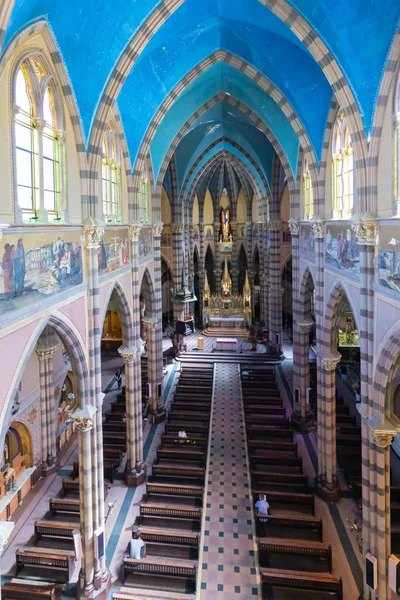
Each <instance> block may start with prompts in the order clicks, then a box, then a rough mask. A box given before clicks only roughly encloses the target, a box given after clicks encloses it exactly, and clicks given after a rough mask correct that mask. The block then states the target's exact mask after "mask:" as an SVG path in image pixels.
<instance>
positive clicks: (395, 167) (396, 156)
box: [393, 73, 400, 215]
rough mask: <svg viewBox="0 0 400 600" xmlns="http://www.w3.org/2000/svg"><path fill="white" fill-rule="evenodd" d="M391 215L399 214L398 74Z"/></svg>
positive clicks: (399, 79)
mask: <svg viewBox="0 0 400 600" xmlns="http://www.w3.org/2000/svg"><path fill="white" fill-rule="evenodd" d="M393 202H394V207H393V213H394V214H395V215H399V214H400V73H399V75H398V76H397V82H396V86H395V91H394V98H393Z"/></svg>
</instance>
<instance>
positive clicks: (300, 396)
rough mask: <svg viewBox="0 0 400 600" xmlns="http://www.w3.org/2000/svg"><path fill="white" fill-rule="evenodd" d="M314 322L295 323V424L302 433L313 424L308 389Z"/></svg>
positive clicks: (308, 429)
mask: <svg viewBox="0 0 400 600" xmlns="http://www.w3.org/2000/svg"><path fill="white" fill-rule="evenodd" d="M312 327H313V322H312V321H310V322H306V323H301V322H300V323H299V322H298V321H297V322H294V323H293V386H294V389H295V405H294V411H293V414H292V423H293V426H294V427H295V428H296V429H297V430H298V431H300V432H301V433H308V432H309V431H310V429H311V426H312V421H311V416H312V415H311V408H310V402H309V397H308V393H307V390H308V388H309V387H310V331H311V329H312Z"/></svg>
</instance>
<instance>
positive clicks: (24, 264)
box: [0, 232, 82, 316]
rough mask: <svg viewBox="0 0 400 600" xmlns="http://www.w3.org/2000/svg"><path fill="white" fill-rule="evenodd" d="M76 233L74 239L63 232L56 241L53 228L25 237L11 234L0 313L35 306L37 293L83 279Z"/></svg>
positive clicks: (0, 272)
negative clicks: (51, 230) (66, 237)
mask: <svg viewBox="0 0 400 600" xmlns="http://www.w3.org/2000/svg"><path fill="white" fill-rule="evenodd" d="M72 235H74V233H72ZM75 236H76V237H77V239H75V240H74V241H73V242H66V241H64V240H63V239H62V237H60V236H58V237H57V239H56V240H55V241H54V234H53V233H52V232H48V233H41V234H39V235H38V234H35V235H32V234H31V235H27V236H26V238H25V239H22V238H18V239H16V238H15V237H14V236H12V235H10V236H9V238H8V239H9V241H7V242H6V243H5V244H4V252H3V256H2V259H1V263H0V267H1V268H0V316H1V315H2V314H3V313H5V312H10V311H13V310H16V309H17V308H21V307H24V306H32V300H33V297H34V295H35V294H36V295H37V297H38V298H41V297H43V296H49V295H52V294H55V293H57V292H59V291H61V290H62V289H64V288H67V287H70V286H72V285H77V284H80V283H82V256H81V247H80V245H79V242H78V239H79V233H78V232H75ZM6 239H7V238H6ZM38 240H40V242H41V245H40V246H38V245H37V242H38Z"/></svg>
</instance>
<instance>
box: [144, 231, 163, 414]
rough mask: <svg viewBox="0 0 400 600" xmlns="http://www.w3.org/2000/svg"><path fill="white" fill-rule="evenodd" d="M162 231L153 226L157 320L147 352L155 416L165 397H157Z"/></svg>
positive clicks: (160, 370) (160, 364)
mask: <svg viewBox="0 0 400 600" xmlns="http://www.w3.org/2000/svg"><path fill="white" fill-rule="evenodd" d="M161 229H162V225H158V224H157V225H154V226H153V252H154V302H153V308H152V315H153V317H155V318H156V319H157V322H156V323H155V324H154V326H153V327H149V328H148V330H147V335H148V337H147V351H148V371H149V383H151V384H152V385H151V394H152V397H151V404H150V406H151V409H152V411H153V415H154V414H162V413H163V411H164V399H163V395H161V396H160V397H157V386H158V384H162V381H163V349H162V290H161Z"/></svg>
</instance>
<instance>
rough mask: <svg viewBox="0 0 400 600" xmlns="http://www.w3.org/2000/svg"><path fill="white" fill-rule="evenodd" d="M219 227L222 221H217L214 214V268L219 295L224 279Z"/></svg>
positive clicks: (216, 289) (216, 291)
mask: <svg viewBox="0 0 400 600" xmlns="http://www.w3.org/2000/svg"><path fill="white" fill-rule="evenodd" d="M219 228H220V222H219V221H217V219H216V217H215V215H214V258H215V260H214V269H215V293H216V294H217V295H219V294H221V279H222V271H221V252H220V248H219Z"/></svg>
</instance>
